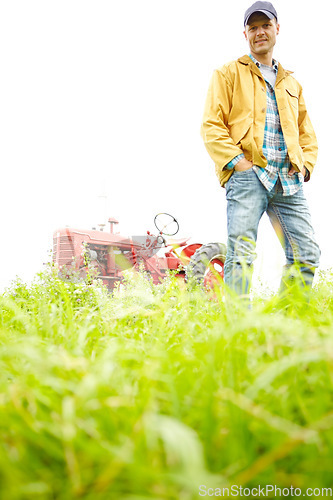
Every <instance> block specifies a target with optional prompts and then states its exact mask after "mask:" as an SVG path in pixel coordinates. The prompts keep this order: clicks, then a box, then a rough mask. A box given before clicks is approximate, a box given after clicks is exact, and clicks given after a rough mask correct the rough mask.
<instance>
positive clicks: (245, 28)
mask: <svg viewBox="0 0 333 500" xmlns="http://www.w3.org/2000/svg"><path fill="white" fill-rule="evenodd" d="M243 33H244V36H245V40H246V41H247V34H246V28H245V30H244V31H243Z"/></svg>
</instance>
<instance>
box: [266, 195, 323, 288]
mask: <svg viewBox="0 0 333 500" xmlns="http://www.w3.org/2000/svg"><path fill="white" fill-rule="evenodd" d="M267 214H268V216H269V218H270V221H271V223H272V225H273V227H274V229H275V231H276V233H277V235H278V237H279V240H280V242H281V244H282V246H283V248H284V251H285V254H286V264H287V265H286V271H287V272H286V273H285V276H283V277H282V282H281V288H284V286H285V281H284V280H285V279H286V278H287V280H288V268H290V266H292V265H293V264H296V265H297V266H299V271H300V277H301V283H302V284H303V285H304V286H306V287H309V288H310V287H311V286H312V281H313V277H314V273H315V270H316V268H317V267H318V266H319V258H320V249H319V246H318V244H317V242H316V240H315V235H314V230H313V227H312V223H311V216H310V211H309V207H308V203H307V201H306V198H305V196H304V192H303V186H301V187H300V189H299V190H298V191H297V193H295V194H293V195H292V196H283V192H282V187H281V185H279V186H278V189H277V190H276V193H275V195H274V196H273V197H272V199H271V200H270V202H269V205H268V209H267ZM289 278H290V279H291V280H292V279H293V277H292V276H289Z"/></svg>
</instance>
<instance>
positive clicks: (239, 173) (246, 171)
mask: <svg viewBox="0 0 333 500" xmlns="http://www.w3.org/2000/svg"><path fill="white" fill-rule="evenodd" d="M251 171H253V166H252V167H251V168H247V169H246V170H234V174H233V175H237V176H239V175H245V174H247V173H249V172H251Z"/></svg>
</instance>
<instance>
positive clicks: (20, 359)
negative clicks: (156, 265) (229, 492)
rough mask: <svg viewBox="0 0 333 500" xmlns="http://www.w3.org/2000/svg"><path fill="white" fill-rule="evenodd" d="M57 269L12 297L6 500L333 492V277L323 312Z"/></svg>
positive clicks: (6, 327) (2, 327)
mask: <svg viewBox="0 0 333 500" xmlns="http://www.w3.org/2000/svg"><path fill="white" fill-rule="evenodd" d="M287 299H288V300H286V299H284V300H281V298H278V297H275V296H271V297H269V296H268V297H266V298H262V297H255V298H254V300H253V307H252V309H248V308H247V307H246V305H244V304H243V303H241V302H239V301H238V300H236V299H228V300H225V299H224V298H223V297H220V298H217V299H215V300H211V299H209V297H208V296H207V294H205V293H203V292H201V291H200V290H199V289H193V290H184V289H183V287H179V286H178V284H177V281H176V280H175V279H168V280H166V281H165V283H163V284H162V285H160V286H157V287H154V286H152V285H150V283H149V282H148V281H147V280H146V279H145V278H144V276H139V277H138V278H137V279H134V278H133V277H129V278H128V280H127V282H126V283H125V286H124V287H121V288H120V289H119V290H118V291H117V292H116V293H115V294H114V296H110V295H108V294H107V293H106V292H105V291H104V290H103V289H102V288H100V287H98V286H97V285H96V284H93V285H90V286H87V285H84V284H68V283H67V284H66V283H64V282H62V281H60V280H58V279H57V277H56V276H55V274H54V273H53V272H52V270H51V271H45V272H44V273H43V274H41V275H39V276H38V277H37V278H36V279H35V281H34V282H33V283H32V284H30V285H27V284H24V283H22V282H20V281H17V282H16V283H14V284H13V285H12V286H11V288H10V289H9V290H7V291H6V292H5V293H4V294H3V295H2V296H1V298H0V305H1V317H0V498H4V499H5V500H28V499H29V500H30V499H34V500H35V499H36V500H46V499H47V500H49V499H50V500H51V499H52V500H55V499H59V500H73V499H85V500H102V499H103V500H106V499H122V500H134V499H135V500H144V499H146V500H147V499H161V500H162V499H165V500H192V499H197V498H201V496H200V495H199V486H200V485H207V488H208V487H211V488H223V487H228V486H229V487H230V486H231V485H242V486H243V487H249V488H251V487H257V486H258V485H259V484H260V485H261V486H263V485H265V484H270V485H277V486H278V487H280V488H284V487H290V486H291V485H293V487H294V488H303V489H304V490H305V489H306V488H310V487H312V488H321V487H330V486H332V460H333V391H332V385H333V277H332V275H331V274H329V273H328V274H326V275H325V276H322V278H321V279H320V280H319V283H318V285H317V286H316V287H315V289H314V290H313V292H312V296H311V300H310V303H306V302H304V300H303V299H302V297H301V296H300V294H299V293H298V291H297V290H296V291H292V290H290V291H289V294H288V296H287Z"/></svg>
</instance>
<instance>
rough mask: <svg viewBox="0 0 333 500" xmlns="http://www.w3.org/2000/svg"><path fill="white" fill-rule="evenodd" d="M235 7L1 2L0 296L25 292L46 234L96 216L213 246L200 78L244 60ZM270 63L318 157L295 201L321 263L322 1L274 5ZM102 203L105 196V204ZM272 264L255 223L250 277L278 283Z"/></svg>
mask: <svg viewBox="0 0 333 500" xmlns="http://www.w3.org/2000/svg"><path fill="white" fill-rule="evenodd" d="M251 3H252V2H251V1H250V2H248V1H244V0H238V1H237V2H230V0H228V1H227V0H200V1H198V0H168V1H166V0H165V1H162V0H141V1H137V0H127V1H126V0H121V1H120V0H109V1H106V0H94V1H92V0H90V1H87V0H65V1H64V0H54V1H49V0H39V1H38V0H29V1H27V0H24V1H23V0H11V1H10V2H9V1H7V2H5V1H1V3H0V42H1V46H0V58H1V79H0V85H1V92H0V100H1V104H0V127H1V130H0V145H1V146H0V165H1V167H0V168H1V184H0V186H1V194H0V214H1V226H0V227H1V259H0V288H3V287H4V286H7V285H8V284H9V283H10V281H11V280H13V279H14V278H15V276H19V277H21V278H22V279H23V280H30V279H31V278H32V277H33V276H34V274H35V273H36V272H37V271H39V270H40V269H42V266H43V262H46V261H47V260H48V251H49V250H50V249H51V247H52V235H53V232H54V230H55V229H57V228H58V227H62V226H65V225H69V226H76V227H81V228H90V227H91V226H93V225H96V224H98V223H100V222H106V220H107V218H108V217H109V216H114V217H116V218H117V219H118V220H119V221H120V225H119V226H118V229H119V230H120V232H121V233H122V234H124V235H130V234H140V233H141V232H145V231H146V230H147V229H149V230H152V229H153V217H154V215H155V214H156V213H157V212H161V211H163V212H164V211H165V212H169V213H172V214H173V215H175V216H176V217H177V219H178V220H179V223H180V226H181V229H180V233H179V236H180V237H181V236H192V237H193V239H194V240H198V241H203V242H209V241H222V242H225V241H226V215H225V209H226V202H225V191H224V190H223V189H222V188H220V186H219V184H218V181H217V178H216V177H215V172H214V165H213V162H212V160H211V159H210V157H209V156H208V153H207V152H206V150H205V148H204V145H203V142H202V139H201V137H200V132H199V131H200V125H201V118H202V112H203V106H204V101H205V97H206V92H207V88H208V83H209V80H210V77H211V74H212V71H213V69H215V68H216V67H219V66H221V65H222V64H224V63H226V62H228V61H231V60H233V59H235V58H237V57H239V56H240V55H243V54H245V53H248V47H247V43H246V41H245V39H244V35H243V17H244V11H245V10H246V9H247V7H249V5H250V4H251ZM274 5H275V7H276V10H277V12H278V16H279V22H280V34H279V36H278V41H277V45H276V50H275V54H274V56H275V58H276V59H278V60H279V61H280V62H281V63H282V65H283V66H284V67H285V68H286V69H291V70H293V71H294V76H295V77H296V78H297V79H298V80H299V81H300V82H301V84H302V85H303V89H304V94H305V99H306V102H307V107H308V110H309V113H310V116H311V119H312V122H313V125H314V127H315V130H316V132H317V136H318V141H319V146H320V154H319V158H318V164H317V167H316V170H315V173H314V174H313V176H312V179H311V181H310V183H308V184H306V185H305V191H306V193H307V197H308V200H309V204H310V207H311V210H312V216H313V224H314V226H315V230H316V233H317V239H318V241H319V243H320V246H321V249H322V263H321V267H322V268H328V267H330V265H331V241H332V237H331V218H332V216H331V212H332V208H331V207H332V205H331V201H332V194H331V192H332V188H331V183H332V168H333V167H332V162H331V152H330V149H331V143H332V141H333V134H332V124H331V116H332V111H333V109H332V99H331V95H332V90H331V87H332V77H331V71H332V64H331V52H332V51H331V49H332V34H331V31H332V14H333V7H332V3H329V2H327V1H325V2H322V1H318V2H316V4H315V3H314V2H313V1H310V0H294V1H290V0H277V1H275V2H274ZM101 196H107V201H106V202H105V198H101ZM283 262H284V258H283V252H282V250H281V249H280V247H279V243H278V240H277V238H276V236H275V234H274V232H273V230H272V229H271V227H270V225H269V222H268V221H267V218H266V216H265V217H264V218H263V220H262V223H261V225H260V231H259V239H258V259H257V262H256V273H257V275H259V276H260V278H261V279H263V280H265V281H266V282H268V283H269V284H270V285H271V286H273V287H274V286H275V285H276V283H278V279H279V276H280V272H281V265H283Z"/></svg>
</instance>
